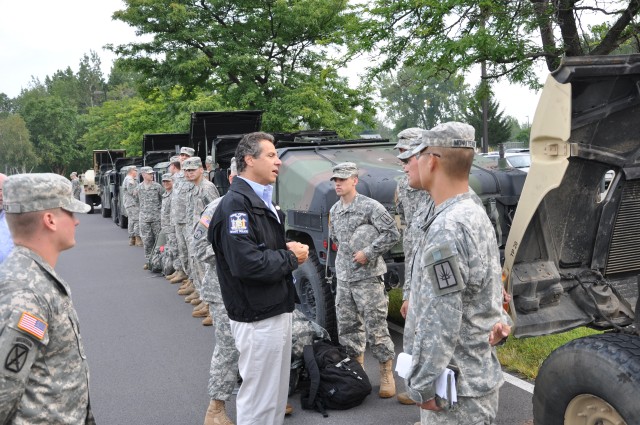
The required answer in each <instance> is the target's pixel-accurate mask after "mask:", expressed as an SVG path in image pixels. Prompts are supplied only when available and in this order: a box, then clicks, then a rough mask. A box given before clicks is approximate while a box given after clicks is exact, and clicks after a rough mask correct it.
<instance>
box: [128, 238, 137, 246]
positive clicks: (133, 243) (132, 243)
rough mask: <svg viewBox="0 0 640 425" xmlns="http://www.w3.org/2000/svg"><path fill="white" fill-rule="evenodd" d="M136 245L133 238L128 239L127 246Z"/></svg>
mask: <svg viewBox="0 0 640 425" xmlns="http://www.w3.org/2000/svg"><path fill="white" fill-rule="evenodd" d="M135 244H136V238H135V237H134V236H132V237H130V238H129V246H134V245H135Z"/></svg>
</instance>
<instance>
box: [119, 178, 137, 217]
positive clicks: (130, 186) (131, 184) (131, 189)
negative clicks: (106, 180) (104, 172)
mask: <svg viewBox="0 0 640 425" xmlns="http://www.w3.org/2000/svg"><path fill="white" fill-rule="evenodd" d="M122 190H123V191H124V192H123V193H124V196H123V200H122V203H123V204H124V208H125V210H126V209H127V208H129V207H137V206H138V205H139V202H138V183H137V182H136V181H135V179H134V178H133V177H131V176H126V177H125V178H124V180H123V182H122Z"/></svg>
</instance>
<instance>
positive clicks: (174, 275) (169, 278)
mask: <svg viewBox="0 0 640 425" xmlns="http://www.w3.org/2000/svg"><path fill="white" fill-rule="evenodd" d="M176 273H178V271H177V270H174V272H173V273H171V274H168V275H166V276H165V277H164V278H165V279H167V280H171V279H173V278H174V277H176Z"/></svg>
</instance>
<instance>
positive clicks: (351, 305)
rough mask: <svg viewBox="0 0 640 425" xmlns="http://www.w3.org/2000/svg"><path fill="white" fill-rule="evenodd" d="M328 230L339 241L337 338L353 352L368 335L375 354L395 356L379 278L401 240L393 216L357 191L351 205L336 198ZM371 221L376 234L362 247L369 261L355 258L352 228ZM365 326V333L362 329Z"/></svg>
mask: <svg viewBox="0 0 640 425" xmlns="http://www.w3.org/2000/svg"><path fill="white" fill-rule="evenodd" d="M330 217H331V222H330V232H331V237H332V239H333V240H335V241H337V243H338V253H337V257H336V263H335V264H336V277H337V279H338V287H337V293H336V315H337V318H338V336H339V341H340V343H341V344H342V345H344V346H346V347H347V350H348V352H349V354H350V355H352V356H359V355H361V354H362V353H364V351H365V346H366V339H365V335H366V337H368V339H369V345H370V347H371V352H372V353H373V355H374V357H375V358H376V359H377V360H378V361H380V362H385V361H387V360H390V359H393V358H394V357H395V352H394V348H393V342H392V341H391V337H390V336H389V329H388V327H387V321H386V319H387V313H388V308H389V300H388V298H387V296H386V294H385V290H384V283H383V281H382V278H381V276H382V275H383V274H384V273H386V271H387V266H386V264H385V262H384V259H383V258H382V254H384V253H385V252H387V251H388V250H389V249H390V248H391V247H392V246H393V245H394V244H395V243H396V242H397V241H398V239H399V236H400V234H399V232H398V229H397V227H396V224H395V221H394V219H393V217H391V215H390V214H389V212H387V210H386V209H385V208H384V207H383V206H382V204H380V203H379V202H378V201H376V200H373V199H371V198H368V197H366V196H364V195H361V194H356V196H355V198H354V200H353V201H352V202H351V203H350V204H349V205H346V206H345V205H343V204H342V201H340V200H339V201H338V202H336V203H335V204H334V205H333V207H331V212H330ZM366 224H370V225H372V226H373V227H374V228H375V230H376V231H377V232H378V233H379V235H377V237H375V238H373V241H372V243H371V244H370V245H369V246H367V247H364V248H363V249H362V251H363V252H364V254H365V255H366V256H367V260H368V261H367V263H366V264H364V265H361V264H359V263H356V262H354V261H353V258H352V257H353V254H354V253H355V252H356V251H357V250H355V249H353V248H352V247H351V240H352V236H353V234H354V232H355V231H356V229H357V228H358V227H360V226H361V225H366ZM365 330H366V333H365Z"/></svg>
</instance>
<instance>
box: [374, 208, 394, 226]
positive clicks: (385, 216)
mask: <svg viewBox="0 0 640 425" xmlns="http://www.w3.org/2000/svg"><path fill="white" fill-rule="evenodd" d="M374 221H377V222H381V223H383V224H384V225H385V226H391V225H392V224H394V222H395V220H394V219H393V217H391V214H389V212H388V211H386V210H385V211H383V212H381V213H380V214H378V216H377V217H375V218H374Z"/></svg>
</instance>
